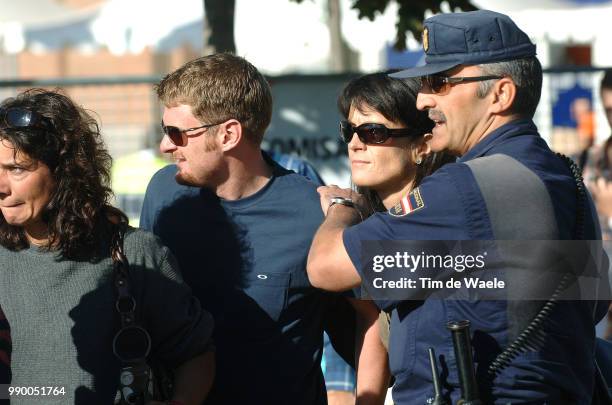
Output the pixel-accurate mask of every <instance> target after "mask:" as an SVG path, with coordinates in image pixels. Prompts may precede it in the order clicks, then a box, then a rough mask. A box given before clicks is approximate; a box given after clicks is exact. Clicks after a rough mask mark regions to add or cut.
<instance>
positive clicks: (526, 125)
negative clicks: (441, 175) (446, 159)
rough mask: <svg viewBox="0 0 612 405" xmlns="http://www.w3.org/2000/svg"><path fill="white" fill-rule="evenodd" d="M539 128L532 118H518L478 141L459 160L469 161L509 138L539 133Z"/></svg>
mask: <svg viewBox="0 0 612 405" xmlns="http://www.w3.org/2000/svg"><path fill="white" fill-rule="evenodd" d="M537 134H538V128H537V127H536V125H535V124H534V123H533V121H532V120H530V119H518V120H515V121H512V122H509V123H507V124H504V125H502V126H501V127H499V128H497V129H496V130H494V131H493V132H491V133H490V134H489V135H487V136H485V138H484V139H483V140H481V141H480V142H478V143H477V144H476V145H474V147H473V148H472V149H470V150H469V151H467V153H466V154H465V155H463V156H462V157H460V158H459V159H457V162H467V161H469V160H472V159H476V158H478V157H481V156H484V155H486V154H487V152H488V151H489V150H490V149H491V148H493V147H495V146H496V145H498V144H499V143H501V142H503V141H504V140H506V139H508V138H512V137H515V136H520V135H537Z"/></svg>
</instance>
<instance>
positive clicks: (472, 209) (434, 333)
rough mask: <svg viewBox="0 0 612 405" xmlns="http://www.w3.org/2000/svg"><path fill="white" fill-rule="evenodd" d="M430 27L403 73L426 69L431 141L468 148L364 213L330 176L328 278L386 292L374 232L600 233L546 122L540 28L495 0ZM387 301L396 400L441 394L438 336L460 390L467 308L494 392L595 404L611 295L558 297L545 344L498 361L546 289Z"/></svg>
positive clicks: (313, 271)
mask: <svg viewBox="0 0 612 405" xmlns="http://www.w3.org/2000/svg"><path fill="white" fill-rule="evenodd" d="M424 26H425V28H424V31H423V49H424V51H425V53H426V58H425V61H426V63H425V65H424V66H420V67H416V68H413V69H408V70H404V71H401V72H398V73H396V74H394V75H392V76H393V77H395V78H398V79H402V78H408V77H421V80H422V88H421V90H420V92H419V95H418V99H417V107H418V108H419V109H423V110H428V111H429V117H430V118H431V119H432V120H433V121H434V122H435V127H434V129H433V138H432V140H431V143H430V146H431V149H432V150H433V151H435V152H437V151H442V150H446V151H448V152H450V153H452V154H454V155H456V156H457V157H458V160H457V162H456V163H453V164H448V165H446V166H444V167H442V168H441V169H439V170H438V171H436V172H435V173H434V174H433V175H431V176H429V177H427V178H426V179H425V180H424V181H423V182H422V183H421V185H420V186H419V187H418V188H416V189H414V190H412V191H411V192H410V194H409V195H407V196H406V198H404V199H403V202H402V203H401V204H399V205H398V206H397V207H394V208H392V209H390V210H389V212H387V213H382V214H375V215H373V216H371V217H370V218H368V219H366V220H365V221H363V222H361V223H359V222H360V216H359V214H360V213H359V212H358V211H359V209H360V204H361V199H360V197H359V196H356V195H355V193H354V192H353V193H351V191H350V190H342V189H339V188H338V187H333V186H332V187H326V188H320V189H319V192H320V196H321V206H322V208H323V211H324V213H325V215H326V219H325V221H324V223H323V224H322V225H321V227H320V228H319V230H318V232H317V234H316V235H315V238H314V240H313V244H312V246H311V250H310V254H309V261H308V275H309V278H310V280H311V282H312V284H313V285H315V286H316V287H319V288H323V289H326V290H332V291H341V290H345V289H349V288H355V287H357V286H359V285H361V286H363V287H364V288H365V289H366V291H368V292H369V293H372V295H373V294H375V291H373V289H372V279H373V277H374V276H375V275H376V274H374V273H373V272H372V269H371V268H370V270H368V269H366V267H365V266H362V264H361V254H362V252H363V247H364V241H368V240H381V241H384V240H387V241H388V240H416V239H419V240H504V239H523V240H558V239H574V238H576V233H577V231H578V228H580V229H581V238H583V239H598V238H600V235H599V229H598V225H597V220H596V217H595V215H594V210H593V206H592V203H591V201H590V197H589V196H588V194H585V193H584V192H583V191H581V188H580V187H579V183H580V181H579V179H577V176H574V175H573V174H572V171H571V170H570V165H569V162H566V161H565V160H564V159H562V158H561V157H559V156H557V155H555V154H554V153H553V152H551V151H550V149H549V148H548V146H547V144H546V142H545V141H544V140H543V139H542V138H541V137H540V136H539V134H538V130H537V128H536V126H535V125H534V123H533V121H532V118H533V115H534V112H535V109H536V106H537V104H538V102H539V99H540V93H541V86H542V69H541V65H540V63H539V61H538V59H537V58H536V56H535V55H536V49H535V45H534V44H532V43H531V41H530V40H529V38H528V36H527V35H526V34H525V33H524V32H523V31H521V30H520V29H519V28H518V27H517V26H516V25H515V24H514V22H513V21H512V20H511V19H510V18H509V17H507V16H505V15H503V14H499V13H495V12H491V11H485V10H481V11H474V12H468V13H452V14H442V15H436V16H433V17H431V18H429V19H427V20H425V22H424ZM332 198H333V204H330V200H331V199H332ZM579 211H580V212H581V213H582V214H583V215H581V216H579V215H577V212H579ZM578 218H582V219H581V220H579V219H578ZM415 253H420V252H415ZM374 302H375V303H376V305H377V306H378V307H379V308H380V309H381V310H384V311H387V312H391V336H390V341H389V363H390V368H391V372H392V374H393V375H394V377H395V385H394V387H393V399H394V401H395V403H396V404H424V403H426V402H427V401H428V399H429V398H431V397H433V388H432V372H431V368H430V363H429V361H428V353H427V349H428V348H429V347H433V348H434V349H435V352H436V354H437V355H438V356H439V359H440V360H441V368H442V372H441V376H440V377H441V378H442V380H443V387H444V390H443V395H445V396H446V397H447V398H450V399H451V400H452V401H453V403H454V402H455V401H456V400H457V399H458V398H459V396H460V393H459V389H458V383H457V380H458V379H457V364H456V361H455V356H454V352H453V345H452V340H451V337H450V334H449V333H448V331H447V330H446V323H447V321H449V320H460V319H467V320H469V321H470V322H471V327H472V329H471V330H472V332H473V337H472V345H473V347H474V361H475V363H476V364H475V368H476V373H477V380H478V383H479V385H480V390H481V396H482V397H481V399H482V400H483V401H484V402H485V403H493V402H495V403H504V404H505V403H513V404H514V403H527V402H528V403H554V404H556V403H580V404H588V403H590V400H591V396H592V392H593V388H592V387H593V381H594V365H593V354H592V353H593V345H594V325H595V324H596V322H597V321H598V320H599V319H601V317H602V316H603V314H604V311H605V306H604V305H594V304H592V303H588V302H586V301H581V302H578V301H563V302H558V303H557V304H556V305H555V306H554V308H553V309H552V310H550V311H547V312H546V318H547V322H545V325H544V326H540V327H541V328H542V331H541V332H542V335H541V336H543V337H542V338H543V340H544V341H543V344H540V345H535V347H534V346H531V347H530V348H528V349H525V348H522V350H519V351H517V353H515V355H514V356H513V357H511V358H510V359H509V360H508V362H507V364H504V365H503V366H502V367H499V368H498V369H497V370H495V371H496V372H494V373H489V372H488V371H487V370H488V368H489V367H490V366H491V364H492V362H493V360H494V359H495V358H496V356H499V355H500V353H502V352H503V351H504V349H507V348H508V346H509V345H510V344H511V343H513V342H515V341H516V339H517V337H518V336H519V334H520V333H521V332H522V330H523V329H524V328H526V327H527V326H528V325H530V323H529V321H530V320H529V319H524V318H525V317H524V316H522V315H523V314H525V313H529V314H532V315H535V314H536V313H537V310H538V309H537V308H536V309H535V310H534V308H533V307H529V305H531V306H533V305H535V304H534V303H533V302H524V303H523V302H511V301H500V300H497V301H485V300H472V301H468V300H441V299H426V300H425V301H422V302H417V301H402V300H393V299H375V300H374ZM523 304H524V305H525V307H524V308H523V307H521V305H523ZM541 304H542V303H540V304H538V305H541ZM540 310H541V309H540Z"/></svg>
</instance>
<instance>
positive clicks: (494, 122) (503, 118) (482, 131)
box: [461, 114, 521, 156]
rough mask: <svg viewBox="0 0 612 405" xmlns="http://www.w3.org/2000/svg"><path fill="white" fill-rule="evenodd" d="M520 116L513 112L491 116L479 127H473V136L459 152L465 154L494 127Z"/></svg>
mask: <svg viewBox="0 0 612 405" xmlns="http://www.w3.org/2000/svg"><path fill="white" fill-rule="evenodd" d="M520 118H521V117H519V116H518V115H514V114H508V115H493V116H491V118H490V119H489V120H487V121H485V122H483V123H482V125H481V126H480V127H478V128H475V129H474V131H473V136H471V137H470V139H469V140H468V143H467V144H466V148H465V150H464V151H463V153H461V156H463V155H465V154H466V153H467V152H468V151H470V150H471V149H472V148H473V147H474V146H476V145H477V144H478V143H479V142H480V141H482V140H483V139H485V138H486V137H487V136H489V135H490V134H491V133H492V132H493V131H495V130H496V129H498V128H501V127H502V126H504V125H506V124H508V123H510V122H512V121H515V120H517V119H520Z"/></svg>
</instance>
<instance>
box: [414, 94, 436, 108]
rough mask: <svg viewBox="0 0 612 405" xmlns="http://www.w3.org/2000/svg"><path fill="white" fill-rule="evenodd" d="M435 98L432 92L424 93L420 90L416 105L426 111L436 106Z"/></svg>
mask: <svg viewBox="0 0 612 405" xmlns="http://www.w3.org/2000/svg"><path fill="white" fill-rule="evenodd" d="M435 104H436V103H435V100H434V99H433V96H432V95H431V94H427V93H423V92H421V91H419V94H417V100H416V107H417V109H419V110H421V111H424V110H428V109H430V108H433V107H434V106H435Z"/></svg>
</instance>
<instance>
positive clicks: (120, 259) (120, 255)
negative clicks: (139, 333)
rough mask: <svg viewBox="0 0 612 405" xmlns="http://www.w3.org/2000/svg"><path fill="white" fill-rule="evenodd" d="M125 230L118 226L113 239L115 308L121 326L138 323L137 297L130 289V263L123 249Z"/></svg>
mask: <svg viewBox="0 0 612 405" xmlns="http://www.w3.org/2000/svg"><path fill="white" fill-rule="evenodd" d="M125 231H126V228H125V226H117V230H116V232H115V233H114V235H113V238H112V241H111V259H112V260H113V284H114V286H115V294H116V300H115V309H116V310H117V312H119V316H120V319H121V327H126V326H131V325H134V324H135V323H136V299H135V298H134V297H133V296H132V294H131V291H130V280H129V269H130V264H129V263H128V260H127V257H126V256H125V253H124V251H123V239H124V236H125Z"/></svg>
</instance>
